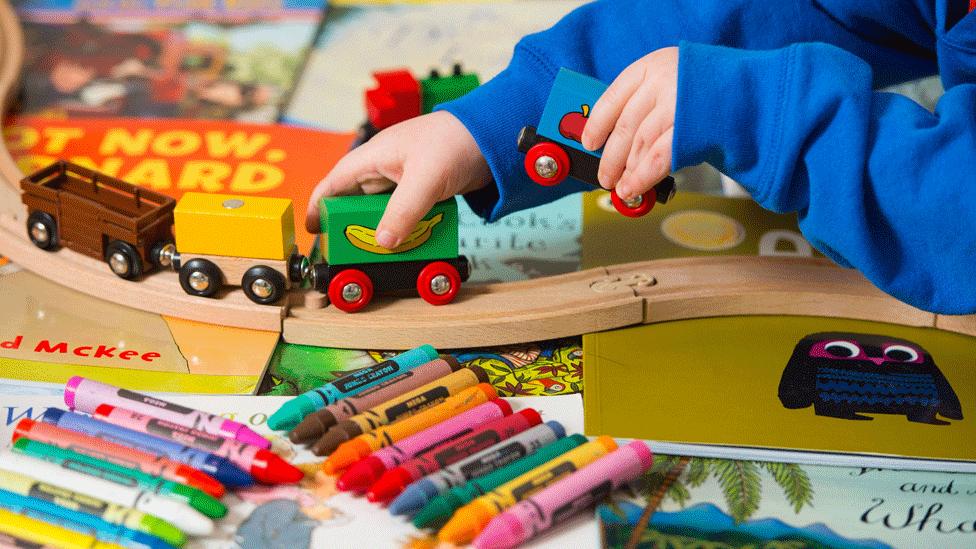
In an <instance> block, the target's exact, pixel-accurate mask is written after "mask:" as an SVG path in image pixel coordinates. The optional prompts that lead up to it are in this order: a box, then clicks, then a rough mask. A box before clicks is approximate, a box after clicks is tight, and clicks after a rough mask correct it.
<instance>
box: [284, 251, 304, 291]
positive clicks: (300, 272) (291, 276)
mask: <svg viewBox="0 0 976 549" xmlns="http://www.w3.org/2000/svg"><path fill="white" fill-rule="evenodd" d="M308 271H309V264H308V258H307V257H305V256H304V255H302V254H292V256H291V257H289V258H288V280H291V281H292V282H294V283H296V284H297V283H299V282H302V281H304V280H305V277H306V276H308V274H309V272H308Z"/></svg>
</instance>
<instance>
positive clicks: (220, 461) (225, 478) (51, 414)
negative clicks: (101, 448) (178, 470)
mask: <svg viewBox="0 0 976 549" xmlns="http://www.w3.org/2000/svg"><path fill="white" fill-rule="evenodd" d="M41 420H42V421H44V422H45V423H50V424H52V425H57V426H58V427H63V428H65V429H70V430H72V431H78V432H79V433H84V434H86V435H91V436H93V437H98V438H100V439H104V440H107V441H109V442H114V443H116V444H121V445H123V446H132V447H134V448H136V449H138V450H142V451H143V452H149V453H150V454H155V455H161V456H165V457H168V458H169V459H174V460H176V461H179V462H182V463H185V464H187V465H189V466H191V467H194V468H196V469H199V470H201V471H203V472H205V473H207V474H208V475H212V476H213V477H214V478H216V479H217V480H219V481H220V482H222V483H223V484H225V485H227V486H233V487H238V486H251V485H252V484H254V479H253V478H252V477H251V475H250V474H248V473H246V472H244V471H241V470H240V469H238V468H237V466H236V465H234V464H233V463H231V462H230V460H228V459H226V458H222V457H218V456H215V455H213V454H211V453H209V452H204V451H202V450H197V449H196V448H190V447H188V446H183V445H182V444H179V443H176V442H170V441H168V440H164V439H161V438H158V437H154V436H151V435H147V434H144V433H140V432H139V431H133V430H132V429H125V428H123V427H119V426H118V425H112V424H111V423H105V422H104V421H99V420H97V419H95V418H91V417H88V416H83V415H81V414H76V413H73V412H65V411H64V410H58V409H57V408H48V409H47V411H45V412H44V415H43V416H41Z"/></svg>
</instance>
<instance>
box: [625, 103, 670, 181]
mask: <svg viewBox="0 0 976 549" xmlns="http://www.w3.org/2000/svg"><path fill="white" fill-rule="evenodd" d="M673 125H674V116H673V115H670V114H669V113H668V112H666V110H665V109H654V110H653V111H651V113H650V114H649V115H648V116H647V117H646V118H644V120H643V121H641V123H640V127H638V128H637V132H635V134H634V140H633V143H632V145H631V148H630V151H629V153H628V155H627V165H626V168H625V171H634V170H635V169H636V168H637V165H638V164H640V161H641V159H642V158H644V157H645V156H646V155H647V154H648V152H649V151H650V149H651V147H653V146H654V144H655V143H657V141H658V140H659V139H660V138H661V136H662V135H664V132H666V131H667V130H668V128H670V127H673Z"/></svg>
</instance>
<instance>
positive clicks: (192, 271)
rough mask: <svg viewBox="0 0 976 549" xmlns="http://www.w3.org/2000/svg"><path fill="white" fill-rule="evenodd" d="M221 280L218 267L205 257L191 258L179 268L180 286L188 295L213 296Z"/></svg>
mask: <svg viewBox="0 0 976 549" xmlns="http://www.w3.org/2000/svg"><path fill="white" fill-rule="evenodd" d="M222 282H223V281H222V275H221V274H220V269H219V268H218V267H217V266H216V265H214V264H213V263H212V262H210V261H207V260H206V259H191V260H190V261H187V262H186V264H185V265H183V266H182V267H181V268H180V286H182V287H183V291H184V292H186V293H188V294H190V295H195V296H198V297H213V296H214V294H216V293H217V290H219V289H220V285H221V283H222Z"/></svg>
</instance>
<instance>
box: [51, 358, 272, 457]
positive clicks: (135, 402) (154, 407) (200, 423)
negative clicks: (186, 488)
mask: <svg viewBox="0 0 976 549" xmlns="http://www.w3.org/2000/svg"><path fill="white" fill-rule="evenodd" d="M64 403H65V404H67V405H68V408H70V409H72V410H80V411H82V412H86V413H89V414H94V413H95V410H96V409H97V408H98V407H99V406H100V405H102V404H109V405H112V406H116V407H118V408H125V409H126V410H131V411H133V412H137V413H140V414H145V415H147V416H152V417H155V418H159V419H162V420H165V421H169V422H171V423H175V424H177V425H182V426H184V427H189V428H190V429H196V430H198V431H203V432H205V433H210V434H212V435H219V436H222V437H225V438H229V439H234V440H237V441H239V442H243V443H245V444H251V445H253V446H257V447H259V448H264V449H268V448H271V443H270V442H269V441H268V439H266V438H264V437H262V436H261V435H259V434H257V433H255V432H254V431H252V430H251V429H249V428H248V427H247V426H246V425H244V424H243V423H238V422H236V421H232V420H229V419H227V418H224V417H220V416H217V415H214V414H209V413H207V412H203V411H200V410H194V409H192V408H187V407H185V406H180V405H179V404H174V403H172V402H167V401H165V400H161V399H158V398H156V397H151V396H149V395H144V394H141V393H136V392H134V391H129V390H127V389H120V388H118V387H113V386H112V385H108V384H105V383H100V382H98V381H94V380H91V379H85V378H83V377H80V376H75V377H73V378H71V379H69V380H68V384H67V385H65V387H64Z"/></svg>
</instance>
